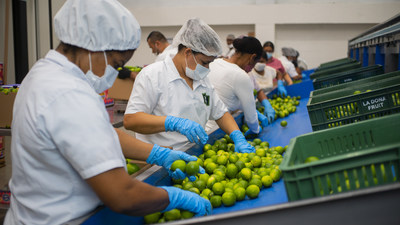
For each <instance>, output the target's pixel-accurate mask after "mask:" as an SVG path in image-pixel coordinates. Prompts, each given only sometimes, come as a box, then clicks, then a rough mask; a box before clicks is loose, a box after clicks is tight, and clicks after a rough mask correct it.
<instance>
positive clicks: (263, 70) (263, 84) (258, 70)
mask: <svg viewBox="0 0 400 225" xmlns="http://www.w3.org/2000/svg"><path fill="white" fill-rule="evenodd" d="M267 60H268V56H267V54H266V52H263V54H262V55H261V58H260V61H259V62H257V63H256V65H255V66H254V68H253V69H252V70H251V71H250V72H249V76H250V78H252V79H254V81H255V82H256V84H257V85H258V86H259V88H260V89H261V90H262V91H264V92H265V93H267V94H268V93H269V92H271V91H272V89H273V88H274V79H275V78H276V75H277V72H276V69H274V68H272V67H270V66H267V65H266V63H267Z"/></svg>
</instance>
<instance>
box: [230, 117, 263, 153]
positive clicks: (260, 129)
mask: <svg viewBox="0 0 400 225" xmlns="http://www.w3.org/2000/svg"><path fill="white" fill-rule="evenodd" d="M264 117H265V116H264ZM267 122H268V121H267ZM261 131H262V128H261V126H258V132H257V133H254V132H253V131H252V130H250V129H248V130H247V131H246V132H245V133H244V136H245V137H247V136H249V135H258V134H259V133H261ZM235 146H236V145H235Z"/></svg>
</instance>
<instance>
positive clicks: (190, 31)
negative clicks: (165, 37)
mask: <svg viewBox="0 0 400 225" xmlns="http://www.w3.org/2000/svg"><path fill="white" fill-rule="evenodd" d="M179 44H182V45H184V46H186V47H188V48H191V49H192V50H193V51H196V52H200V53H203V54H204V55H207V56H218V55H221V54H222V44H221V40H220V39H219V37H218V34H217V33H216V32H215V31H214V30H213V29H212V28H211V27H210V26H208V25H207V24H206V23H205V22H204V21H202V20H201V19H199V18H194V19H190V20H188V21H186V23H185V24H184V25H183V26H182V28H181V29H180V30H179V31H178V33H177V34H176V35H175V37H174V40H173V42H172V45H173V46H175V47H177V46H178V45H179Z"/></svg>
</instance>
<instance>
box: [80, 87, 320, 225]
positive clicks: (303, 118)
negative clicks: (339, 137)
mask: <svg viewBox="0 0 400 225" xmlns="http://www.w3.org/2000/svg"><path fill="white" fill-rule="evenodd" d="M312 90H313V85H312V81H311V80H305V81H303V82H301V83H298V84H294V85H291V86H288V87H287V91H288V95H290V96H301V100H300V105H299V106H298V107H297V111H296V112H295V113H292V114H290V115H289V116H288V117H286V118H281V119H277V120H276V121H275V122H273V123H272V124H271V125H269V126H268V127H266V128H264V129H263V131H262V133H261V134H260V136H259V138H260V139H261V140H262V141H268V142H269V143H270V146H278V145H279V146H285V145H288V144H289V141H290V139H291V138H294V137H297V136H299V135H302V134H305V133H309V132H312V129H311V124H310V119H309V117H308V112H307V102H308V98H309V94H310V91H312ZM274 93H275V91H273V92H272V93H270V94H269V97H270V96H271V95H272V94H274ZM235 119H236V121H237V123H238V124H239V126H241V125H242V124H241V123H242V120H243V114H241V115H239V116H238V117H236V118H235ZM282 120H286V121H287V122H288V125H287V126H286V127H281V125H280V122H281V121H282ZM223 136H224V133H223V131H222V130H220V129H218V130H216V131H215V132H213V133H212V134H211V135H210V136H209V140H208V143H211V144H212V143H214V141H215V140H217V139H219V138H221V137H223ZM201 152H202V146H194V147H193V148H191V149H189V150H188V151H187V153H189V154H193V155H199V154H201ZM144 181H145V182H146V183H149V184H152V185H156V186H161V185H172V183H171V179H170V178H169V177H168V173H167V172H166V171H165V170H164V169H160V170H158V171H156V172H155V173H154V174H152V175H151V176H150V177H148V178H147V179H145V180H144ZM286 202H288V198H287V194H286V189H285V185H284V182H283V180H282V179H281V180H280V181H278V182H274V183H273V185H272V187H270V188H264V189H262V190H261V191H260V194H259V196H258V198H256V199H252V200H249V199H248V198H247V197H246V200H245V201H241V202H236V204H235V205H234V206H231V207H224V206H222V207H220V208H216V209H214V210H213V214H222V213H228V212H234V211H240V210H244V209H252V208H258V207H263V206H269V205H276V204H281V203H286ZM102 224H104V225H106V224H114V225H120V224H121V225H122V224H124V225H125V224H143V217H132V216H126V215H122V214H118V213H115V212H112V211H111V210H110V209H109V208H107V207H105V208H103V209H101V210H100V211H98V212H97V213H96V214H94V215H93V216H91V217H90V218H89V219H87V220H86V221H85V222H84V223H83V225H102Z"/></svg>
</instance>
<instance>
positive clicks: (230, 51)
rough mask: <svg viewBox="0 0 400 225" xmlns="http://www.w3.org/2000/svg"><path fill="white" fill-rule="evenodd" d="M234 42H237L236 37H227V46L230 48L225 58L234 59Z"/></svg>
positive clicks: (229, 35) (231, 35)
mask: <svg viewBox="0 0 400 225" xmlns="http://www.w3.org/2000/svg"><path fill="white" fill-rule="evenodd" d="M233 40H235V35H233V34H228V36H226V45H227V46H228V51H227V52H226V53H225V55H224V58H227V59H229V58H230V57H232V55H233V54H235V48H234V47H233Z"/></svg>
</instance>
